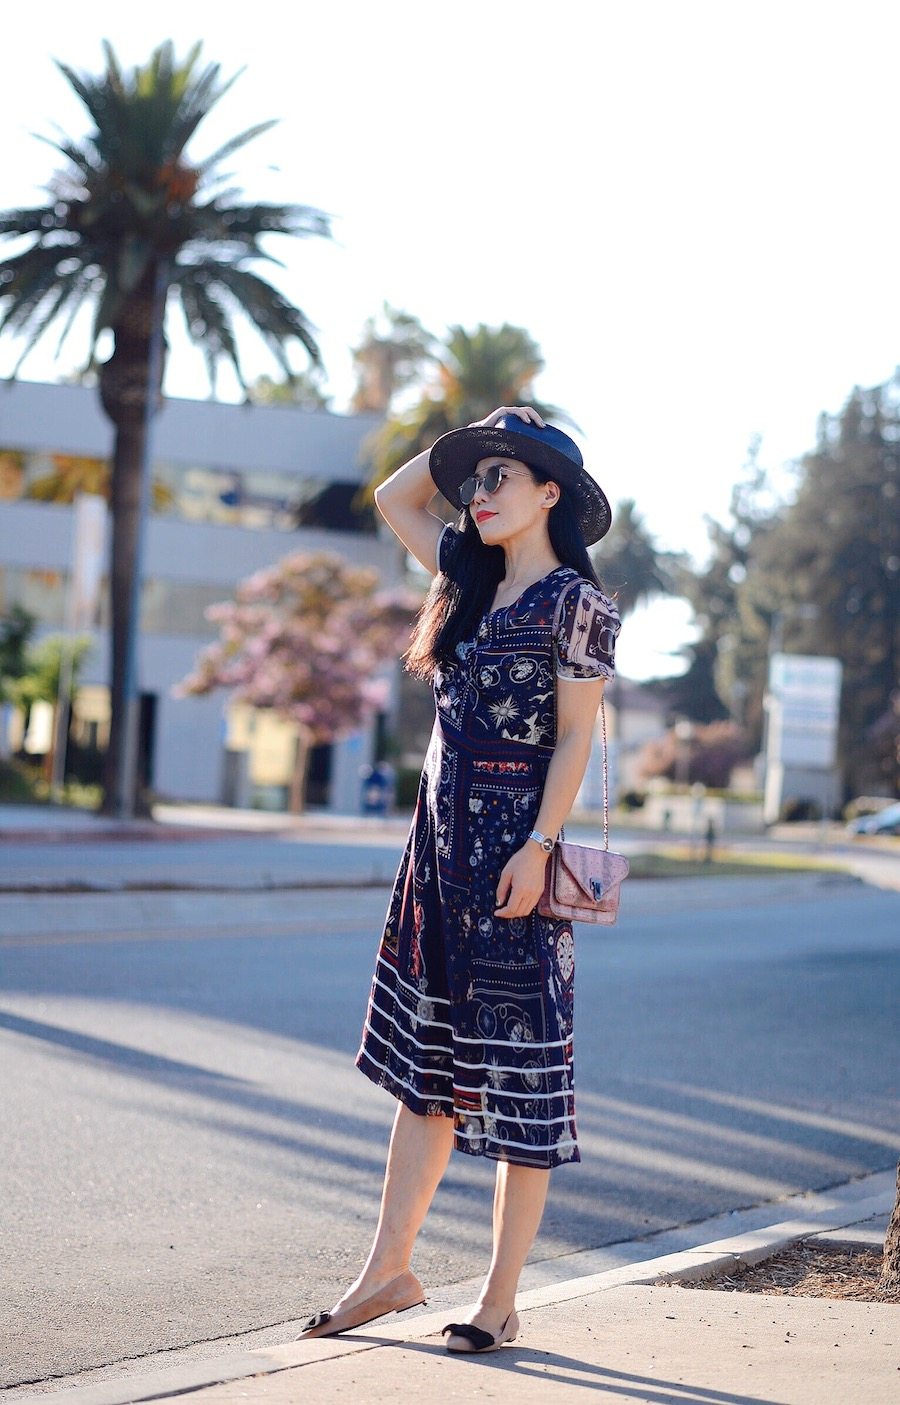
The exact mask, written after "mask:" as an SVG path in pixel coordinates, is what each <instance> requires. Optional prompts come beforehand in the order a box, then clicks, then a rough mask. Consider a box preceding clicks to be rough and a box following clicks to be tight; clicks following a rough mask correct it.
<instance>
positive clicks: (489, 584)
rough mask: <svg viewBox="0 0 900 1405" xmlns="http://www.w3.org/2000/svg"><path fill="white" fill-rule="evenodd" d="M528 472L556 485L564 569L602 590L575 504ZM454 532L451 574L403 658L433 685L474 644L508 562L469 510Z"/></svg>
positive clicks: (554, 517)
mask: <svg viewBox="0 0 900 1405" xmlns="http://www.w3.org/2000/svg"><path fill="white" fill-rule="evenodd" d="M526 467H527V469H528V471H529V473H530V474H531V476H532V478H533V479H534V481H535V482H536V483H550V482H554V483H556V484H557V487H558V488H559V500H558V501H557V502H556V503H554V505H553V507H552V508H551V509H550V519H549V522H548V524H547V529H548V532H549V536H550V545H551V546H552V547H553V550H554V551H555V552H556V555H557V556H558V557H559V559H560V561H561V562H562V564H563V565H564V566H572V567H574V569H575V570H576V571H577V572H578V574H579V575H580V576H584V578H585V579H586V580H589V581H593V583H594V585H596V586H600V588H601V589H602V585H601V582H600V579H599V577H598V575H597V572H596V571H595V570H594V565H593V562H592V561H591V558H590V556H588V551H587V547H586V546H585V543H584V533H583V532H582V530H581V525H580V523H579V521H578V513H577V511H576V505H575V499H574V497H573V496H572V493H571V492H570V491H569V489H568V488H566V487H565V486H564V485H563V484H562V483H559V482H558V481H557V480H556V479H555V478H554V477H553V475H552V473H547V472H546V471H545V470H544V469H541V468H534V467H533V466H532V465H531V464H526ZM454 526H455V527H456V528H457V530H458V531H459V532H460V535H459V538H458V539H457V541H456V544H455V546H454V550H453V555H452V557H451V559H450V560H449V561H448V562H447V569H446V571H439V572H438V574H437V575H436V576H435V578H434V580H433V581H432V583H431V589H430V590H429V592H428V594H427V595H426V597H425V599H424V600H423V602H422V605H421V608H420V610H419V613H418V616H417V619H416V627H415V632H414V633H413V640H412V644H411V645H410V647H409V649H408V650H407V651H406V653H405V655H404V659H405V661H406V669H407V671H408V672H409V673H411V674H413V676H414V677H416V678H424V679H427V680H429V681H430V679H431V677H432V675H433V674H434V670H435V668H437V667H438V666H439V665H440V664H446V663H448V662H449V661H450V660H451V659H452V658H453V657H454V656H455V652H456V646H457V644H460V643H462V642H463V641H464V640H469V639H474V637H475V631H476V629H477V628H478V625H479V624H480V622H481V620H482V619H483V617H484V615H485V614H486V613H487V611H488V609H489V608H490V605H491V602H492V600H493V598H494V596H495V595H496V593H497V586H498V585H499V584H500V582H501V580H502V579H503V572H504V568H505V565H506V557H505V554H504V551H503V547H502V546H485V545H484V543H483V542H482V540H481V535H480V533H479V531H478V528H477V527H476V525H475V521H474V518H473V517H472V515H471V513H470V512H469V511H468V510H467V509H464V510H463V512H462V513H461V514H460V516H459V518H458V519H457V521H456V522H455V523H454Z"/></svg>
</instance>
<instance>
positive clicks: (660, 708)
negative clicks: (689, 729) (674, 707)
mask: <svg viewBox="0 0 900 1405" xmlns="http://www.w3.org/2000/svg"><path fill="white" fill-rule="evenodd" d="M607 703H608V707H609V716H610V733H611V735H612V737H614V739H615V747H614V750H615V757H616V791H617V793H618V795H620V796H621V795H624V794H625V792H626V791H629V790H644V789H645V787H646V782H645V780H644V778H643V777H642V776H641V774H640V771H639V769H638V762H639V758H640V753H641V750H642V748H643V747H644V745H645V744H646V743H647V742H649V741H655V740H656V738H657V737H661V736H662V735H663V734H664V733H665V731H666V723H667V718H668V709H667V707H666V704H665V702H663V700H662V699H661V698H660V697H659V696H658V695H657V694H656V693H654V692H652V690H651V689H650V688H648V687H647V685H646V684H645V683H637V682H635V681H634V679H632V678H623V677H621V675H620V676H619V677H617V678H615V679H614V681H613V682H612V683H611V684H610V686H609V689H608V691H607Z"/></svg>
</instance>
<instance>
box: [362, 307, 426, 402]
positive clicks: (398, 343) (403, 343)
mask: <svg viewBox="0 0 900 1405" xmlns="http://www.w3.org/2000/svg"><path fill="white" fill-rule="evenodd" d="M435 346H436V343H435V338H434V337H433V336H432V335H431V333H430V332H426V330H425V328H424V327H423V326H422V324H421V322H420V321H419V319H418V318H417V317H413V316H412V315H411V314H410V313H408V312H401V311H399V310H398V309H397V308H394V307H391V306H390V304H389V303H385V304H384V306H383V307H382V309H381V314H380V316H379V317H369V318H368V319H367V321H366V324H365V327H364V328H363V336H362V341H361V342H360V344H359V346H357V347H354V349H353V366H354V370H355V372H356V388H355V390H354V392H353V397H352V399H351V401H350V408H351V410H352V411H353V413H354V414H355V415H365V414H375V415H386V414H387V413H388V411H389V410H390V408H391V406H392V404H393V402H394V398H395V396H396V395H398V394H399V393H400V392H402V391H404V390H406V389H407V387H408V386H411V385H414V384H415V383H416V381H417V380H419V378H420V377H421V375H422V372H423V369H424V368H425V366H426V365H427V363H428V362H429V361H430V360H431V359H432V358H433V356H434V351H435Z"/></svg>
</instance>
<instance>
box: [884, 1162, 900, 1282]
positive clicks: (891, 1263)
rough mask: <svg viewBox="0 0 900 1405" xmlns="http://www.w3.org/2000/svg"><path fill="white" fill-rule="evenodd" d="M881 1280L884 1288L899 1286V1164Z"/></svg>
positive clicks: (885, 1242)
mask: <svg viewBox="0 0 900 1405" xmlns="http://www.w3.org/2000/svg"><path fill="white" fill-rule="evenodd" d="M881 1282H882V1284H883V1286H884V1287H885V1288H900V1165H898V1166H897V1199H896V1200H895V1201H894V1210H893V1213H892V1215H891V1218H890V1223H889V1224H888V1227H887V1234H886V1236H885V1240H884V1259H883V1260H882V1264H881Z"/></svg>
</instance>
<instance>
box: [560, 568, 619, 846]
mask: <svg viewBox="0 0 900 1405" xmlns="http://www.w3.org/2000/svg"><path fill="white" fill-rule="evenodd" d="M575 585H578V586H580V585H581V580H580V579H578V580H574V581H569V584H568V585H566V586H563V588H562V590H561V591H560V592H559V596H558V597H557V601H556V613H555V614H554V616H553V639H554V642H555V641H556V640H557V639H558V638H559V626H560V624H561V623H562V607H563V601H564V600H565V598H566V596H567V595H568V593H569V591H570V590H571V589H572V587H573V586H575ZM553 677H554V683H555V681H556V668H555V666H554V669H553ZM558 697H559V694H558V693H557V699H558ZM558 720H559V707H558V706H557V721H558ZM600 722H601V730H602V733H603V847H604V849H606V850H609V765H608V763H607V759H606V751H607V747H606V689H605V688H604V690H603V694H602V695H601V698H600ZM559 837H560V839H565V837H566V827H565V825H561V826H560V830H559Z"/></svg>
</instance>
